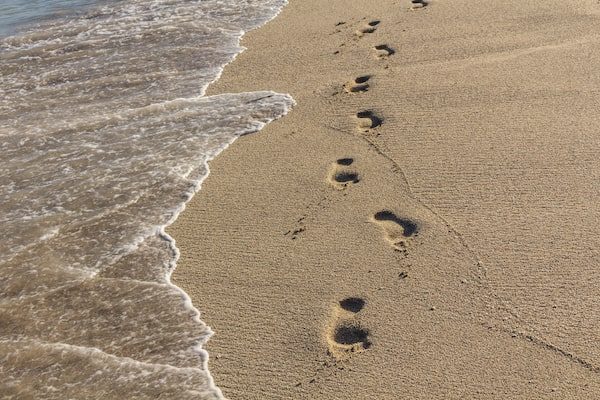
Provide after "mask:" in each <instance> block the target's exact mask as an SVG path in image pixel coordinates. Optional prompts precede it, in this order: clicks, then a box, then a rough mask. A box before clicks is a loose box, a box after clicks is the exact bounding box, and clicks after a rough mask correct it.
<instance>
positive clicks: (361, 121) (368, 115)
mask: <svg viewBox="0 0 600 400" xmlns="http://www.w3.org/2000/svg"><path fill="white" fill-rule="evenodd" d="M356 119H357V120H358V122H357V125H358V129H360V130H361V131H363V132H368V131H370V130H371V129H375V128H377V127H378V126H381V124H382V123H383V119H382V118H381V117H379V116H378V115H377V114H375V113H374V112H373V111H371V110H364V111H359V112H357V113H356Z"/></svg>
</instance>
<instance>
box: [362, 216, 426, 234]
mask: <svg viewBox="0 0 600 400" xmlns="http://www.w3.org/2000/svg"><path fill="white" fill-rule="evenodd" d="M373 219H375V221H390V222H394V223H396V224H398V225H400V226H401V227H402V230H403V233H402V235H403V236H404V237H411V236H413V235H414V234H416V233H417V229H418V226H417V224H416V223H414V222H413V221H411V220H409V219H406V218H401V217H398V216H397V215H396V214H394V213H393V212H391V211H388V210H383V211H379V212H378V213H376V214H375V215H374V216H373Z"/></svg>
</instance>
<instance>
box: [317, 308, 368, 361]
mask: <svg viewBox="0 0 600 400" xmlns="http://www.w3.org/2000/svg"><path fill="white" fill-rule="evenodd" d="M365 305H366V301H365V300H364V299H361V298H360V297H348V298H346V299H344V300H341V301H340V302H339V304H338V307H336V309H335V311H334V317H335V318H334V319H335V320H336V321H335V324H334V325H333V326H330V327H329V329H328V331H327V344H328V348H329V354H330V355H332V356H333V357H334V358H336V359H338V360H339V359H345V358H348V357H349V356H350V355H351V354H353V353H359V352H362V351H365V350H367V349H368V348H370V347H371V345H372V343H371V340H370V338H369V336H370V332H369V330H368V329H366V328H364V327H363V326H361V324H360V323H358V322H357V321H356V318H355V317H356V314H357V313H358V312H360V311H361V310H362V309H363V308H364V306H365Z"/></svg>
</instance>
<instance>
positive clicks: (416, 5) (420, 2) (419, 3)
mask: <svg viewBox="0 0 600 400" xmlns="http://www.w3.org/2000/svg"><path fill="white" fill-rule="evenodd" d="M410 3H411V5H410V9H411V10H420V9H421V8H425V7H427V4H428V3H427V1H425V0H411V2H410Z"/></svg>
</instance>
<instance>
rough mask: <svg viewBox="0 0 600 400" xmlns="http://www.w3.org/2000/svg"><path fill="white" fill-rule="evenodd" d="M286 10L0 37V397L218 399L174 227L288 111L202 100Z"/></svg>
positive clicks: (79, 21)
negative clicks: (212, 169)
mask: <svg viewBox="0 0 600 400" xmlns="http://www.w3.org/2000/svg"><path fill="white" fill-rule="evenodd" d="M10 1H13V0H10ZM64 2H65V1H64V0H63V3H64ZM284 3H285V0H202V1H198V0H126V1H113V2H110V3H105V4H103V5H97V6H91V7H88V8H86V9H85V11H83V12H77V13H67V14H68V15H63V14H60V15H59V14H56V15H54V14H53V16H52V17H51V18H44V19H40V20H38V21H37V23H38V25H35V24H34V25H30V26H28V27H27V28H26V29H24V30H19V31H18V33H16V34H13V36H5V37H4V38H0V207H1V209H0V210H1V213H0V226H1V227H2V237H3V240H2V241H0V398H2V399H71V398H72V399H134V398H135V399H158V398H165V399H219V398H222V395H221V392H220V390H219V389H218V388H217V387H215V385H214V384H213V381H212V378H211V376H210V374H209V372H208V370H207V358H208V355H207V354H206V352H204V351H203V350H202V345H203V344H204V342H205V341H206V340H207V338H208V337H209V336H210V335H211V331H210V329H209V328H208V327H207V326H206V325H205V324H204V323H203V322H202V321H201V319H200V314H199V312H198V310H197V309H196V307H198V308H200V309H201V308H202V307H210V305H209V304H206V305H205V304H193V305H192V304H191V302H190V300H189V298H188V297H187V296H186V295H185V293H183V292H182V291H181V290H180V289H179V288H177V287H175V286H173V285H172V284H171V283H170V278H169V277H170V274H171V272H172V271H173V268H174V267H175V265H176V261H177V257H178V250H177V248H176V246H175V243H174V242H173V240H172V239H171V238H170V237H169V236H168V235H167V234H165V232H164V228H165V226H167V225H168V224H170V223H171V222H172V221H173V220H174V219H175V218H176V217H177V215H178V214H179V213H180V212H181V211H182V209H183V207H184V205H185V203H186V202H187V201H188V200H189V199H190V198H191V197H192V196H193V194H194V193H195V192H196V191H197V190H199V188H200V184H201V182H202V180H203V179H204V178H205V177H206V175H207V174H208V167H207V162H208V161H209V160H210V159H211V158H213V157H214V156H216V155H217V154H218V153H219V152H220V151H222V150H223V149H224V148H226V147H227V146H228V145H229V144H230V143H231V142H233V141H234V140H235V139H236V138H237V137H239V136H240V135H244V134H248V133H253V132H256V131H258V130H260V129H261V128H262V127H263V126H264V125H265V124H266V123H268V122H270V121H272V120H274V119H276V118H279V117H281V116H283V115H284V114H285V113H286V112H287V111H288V110H289V109H290V108H291V106H292V105H293V100H292V99H291V98H290V97H289V96H287V95H284V94H278V93H274V92H269V91H265V92H252V93H226V94H222V95H218V96H210V97H207V96H204V92H205V89H206V87H207V86H208V85H209V83H210V82H212V81H214V80H215V79H217V78H218V76H219V75H220V73H221V71H222V69H223V66H224V65H225V64H226V63H228V62H230V61H231V60H232V59H233V58H234V57H235V55H236V54H238V53H239V52H240V51H241V50H242V49H241V48H240V47H239V38H240V37H241V35H242V34H243V33H244V32H245V31H248V30H249V29H253V28H256V27H258V26H260V25H262V24H263V23H265V22H266V21H268V20H269V19H271V18H273V17H274V16H275V15H276V14H277V13H278V12H279V11H280V9H281V7H283V6H284ZM3 4H5V3H3ZM9 4H10V3H9ZM34 18H35V19H37V18H38V17H37V16H36V17H34ZM12 19H13V20H14V19H15V18H12ZM266 89H268V88H266ZM209 267H210V266H207V268H209ZM240 367H243V366H240Z"/></svg>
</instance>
